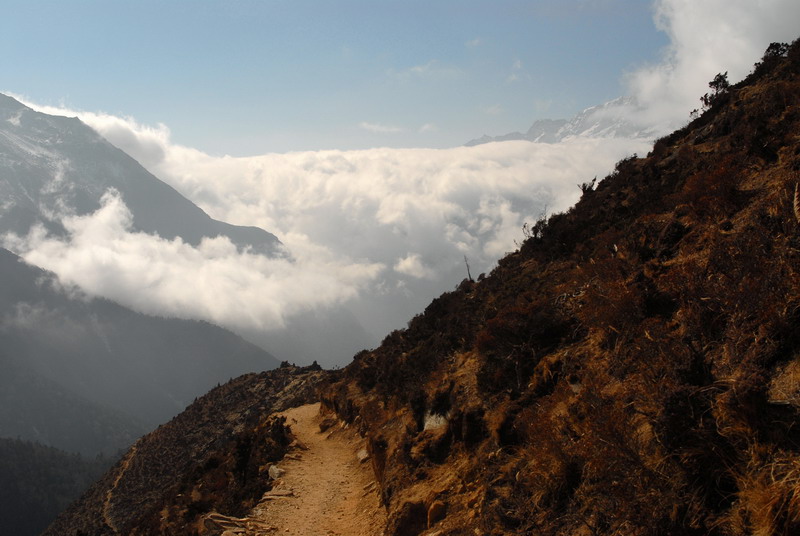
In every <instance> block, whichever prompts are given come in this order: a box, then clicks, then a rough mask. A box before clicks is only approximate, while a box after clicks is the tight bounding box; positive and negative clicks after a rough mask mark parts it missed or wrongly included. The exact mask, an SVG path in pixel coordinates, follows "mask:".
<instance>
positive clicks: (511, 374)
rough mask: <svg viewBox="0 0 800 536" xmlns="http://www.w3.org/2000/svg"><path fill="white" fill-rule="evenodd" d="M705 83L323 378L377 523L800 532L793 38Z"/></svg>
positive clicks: (798, 86) (797, 96) (798, 55)
mask: <svg viewBox="0 0 800 536" xmlns="http://www.w3.org/2000/svg"><path fill="white" fill-rule="evenodd" d="M710 100H711V103H712V106H711V108H710V109H709V110H708V111H706V112H705V113H704V114H703V115H702V116H701V117H700V118H698V119H697V120H695V121H693V122H692V123H691V124H690V125H688V126H687V127H685V128H684V129H682V130H680V131H678V132H676V133H674V134H672V135H670V136H668V137H667V138H664V139H661V140H659V141H658V142H656V144H655V146H654V148H653V151H652V153H651V154H650V155H648V156H647V157H646V158H631V159H626V160H624V161H622V162H620V163H619V164H618V166H617V169H616V171H615V172H614V173H613V174H612V175H610V176H609V177H607V178H606V179H605V180H604V181H602V182H601V183H600V184H599V186H598V187H597V189H596V190H587V191H586V192H585V194H584V196H583V197H582V199H581V200H580V202H579V203H578V204H577V205H576V206H575V207H574V208H573V209H571V210H570V211H568V212H567V213H564V214H557V215H554V216H552V217H551V218H550V219H549V220H548V221H547V222H544V221H542V222H538V223H537V224H536V225H534V226H533V227H532V228H531V229H530V238H529V239H528V240H527V241H526V242H525V243H524V244H523V246H522V247H521V248H520V250H519V251H518V252H516V253H514V254H512V255H509V256H507V257H506V258H504V259H503V260H502V261H501V262H500V263H499V266H498V268H497V269H496V270H494V271H493V272H492V274H491V275H490V276H488V277H487V278H485V279H484V280H482V281H479V282H477V283H475V282H471V281H464V283H463V284H462V285H461V286H460V287H459V288H458V290H456V291H455V292H451V293H448V294H445V295H443V296H441V297H440V298H438V299H436V300H434V301H433V303H432V304H431V305H430V306H429V307H428V308H427V309H426V311H425V312H424V313H423V314H421V315H419V316H418V317H416V318H414V319H413V320H412V321H411V322H410V324H409V327H408V329H405V330H400V331H396V332H393V333H392V334H390V335H389V336H388V337H386V339H385V340H384V341H383V344H382V345H381V346H380V347H379V348H377V349H376V350H374V351H370V352H362V353H361V354H359V355H358V356H356V358H355V360H354V362H353V363H352V364H351V365H350V366H348V367H347V368H346V369H345V370H344V377H343V379H342V380H341V381H339V382H338V383H337V384H335V385H334V386H332V387H331V388H330V389H328V390H326V391H325V392H324V394H323V402H324V403H326V404H327V405H328V406H329V407H332V408H335V409H336V411H337V412H338V413H339V415H340V416H342V417H344V418H345V419H347V420H348V421H349V422H353V423H356V422H358V425H359V427H360V429H361V430H362V431H363V432H364V433H366V434H367V437H368V440H369V444H370V454H371V456H372V461H373V468H374V470H375V472H376V475H377V477H378V479H379V481H380V484H381V492H382V498H383V501H384V504H385V505H386V507H387V508H388V511H389V519H390V521H389V527H388V534H394V535H397V536H399V535H403V536H409V535H415V534H434V533H435V534H442V535H456V534H473V533H475V534H552V535H556V534H593V535H612V534H624V535H678V534H680V535H686V534H689V535H691V534H697V535H701V534H702V535H727V536H732V535H742V536H743V535H745V534H764V535H766V534H797V533H800V506H799V505H800V502H798V500H797V498H798V489H800V479H798V475H800V471H798V468H800V432H798V428H797V422H798V419H800V333H799V332H798V322H800V268H799V267H800V254H799V252H800V223H798V222H799V221H800V212H798V209H797V207H798V203H800V199H798V200H797V201H794V202H793V199H794V198H795V192H796V191H797V190H796V189H797V187H798V186H797V183H798V179H800V177H799V176H798V173H799V172H800V138H798V136H797V133H798V132H800V41H797V42H795V44H794V45H793V46H792V48H791V49H789V50H788V52H787V50H786V49H785V48H781V47H771V48H770V51H769V53H768V54H767V56H765V58H764V60H763V62H762V63H760V64H759V65H758V67H757V69H756V70H755V71H754V74H753V75H751V76H750V77H749V78H748V79H747V80H746V81H744V82H743V83H741V84H738V85H737V86H734V87H732V88H730V89H729V90H724V89H723V90H722V91H720V92H718V93H717V94H713V93H712V94H711V95H710ZM793 203H794V207H793ZM434 505H436V507H435V509H434ZM433 511H436V512H438V514H437V516H435V517H434V518H433V523H432V524H430V526H429V523H428V520H426V513H427V514H428V516H429V519H430V514H431V512H433Z"/></svg>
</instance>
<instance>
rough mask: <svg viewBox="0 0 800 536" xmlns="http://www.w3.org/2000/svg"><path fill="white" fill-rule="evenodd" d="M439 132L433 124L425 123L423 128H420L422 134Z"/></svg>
mask: <svg viewBox="0 0 800 536" xmlns="http://www.w3.org/2000/svg"><path fill="white" fill-rule="evenodd" d="M436 130H437V128H436V125H435V124H433V123H425V124H424V125H422V126H421V127H419V132H420V134H424V133H425V132H435V131H436Z"/></svg>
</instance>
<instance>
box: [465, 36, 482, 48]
mask: <svg viewBox="0 0 800 536" xmlns="http://www.w3.org/2000/svg"><path fill="white" fill-rule="evenodd" d="M482 44H483V39H481V38H480V37H476V38H475V39H471V40H470V41H467V42H466V43H464V46H465V47H467V48H477V47H479V46H481V45H482Z"/></svg>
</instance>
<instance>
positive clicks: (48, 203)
mask: <svg viewBox="0 0 800 536" xmlns="http://www.w3.org/2000/svg"><path fill="white" fill-rule="evenodd" d="M109 188H114V189H116V190H117V191H118V192H120V194H121V195H122V198H123V200H124V201H125V203H126V205H127V206H128V208H129V209H130V211H131V212H132V214H133V225H134V229H135V230H138V231H143V232H146V233H150V234H158V235H159V236H161V237H163V238H167V239H172V238H175V237H181V238H182V239H183V240H184V241H185V242H187V243H190V244H193V245H197V244H199V243H200V241H201V239H202V238H203V237H215V236H218V235H224V236H227V237H229V238H230V239H231V241H232V242H233V243H234V244H236V245H237V246H239V247H242V248H243V247H248V246H250V247H252V248H253V250H254V251H255V252H258V253H263V254H265V255H284V254H285V252H284V250H283V248H282V245H281V244H280V242H279V241H278V239H277V238H276V237H275V236H274V235H272V234H270V233H268V232H266V231H264V230H262V229H258V228H256V227H240V226H235V225H230V224H227V223H225V222H220V221H217V220H214V219H212V218H211V217H209V216H208V214H206V213H205V212H203V211H202V210H201V209H200V208H199V207H197V206H196V205H194V204H193V203H192V202H190V201H189V200H188V199H186V198H185V197H183V196H182V195H180V194H179V193H178V192H176V191H175V190H174V189H173V188H172V187H171V186H168V185H167V184H165V183H164V182H162V181H160V180H159V179H157V178H156V177H154V176H153V175H152V174H151V173H149V172H148V171H147V170H145V169H144V168H143V167H142V166H141V165H139V163H138V162H136V161H135V160H134V159H133V158H131V157H130V156H128V155H127V154H125V153H124V152H122V151H121V150H119V149H117V148H116V147H114V146H113V145H111V144H110V143H108V142H107V141H106V140H105V139H104V138H102V137H101V136H100V135H99V134H97V133H96V132H95V131H94V130H92V129H91V128H89V127H88V126H86V125H85V124H83V123H82V122H81V121H79V120H78V119H77V118H66V117H57V116H51V115H47V114H43V113H40V112H35V111H33V110H31V109H30V108H28V107H26V106H24V105H23V104H21V103H19V102H18V101H16V100H14V99H12V98H11V97H7V96H5V95H2V94H0V199H2V203H0V232H7V231H13V232H15V233H17V234H20V235H24V234H27V232H28V230H29V229H30V227H31V225H33V224H34V223H37V222H41V223H43V224H44V225H45V227H46V228H48V230H50V231H51V232H55V233H59V232H62V233H63V229H62V228H61V225H60V223H59V216H60V215H64V214H77V215H82V214H87V213H90V212H93V211H95V210H97V209H98V208H99V207H100V198H101V197H102V196H103V194H104V193H105V192H106V191H107V190H108V189H109Z"/></svg>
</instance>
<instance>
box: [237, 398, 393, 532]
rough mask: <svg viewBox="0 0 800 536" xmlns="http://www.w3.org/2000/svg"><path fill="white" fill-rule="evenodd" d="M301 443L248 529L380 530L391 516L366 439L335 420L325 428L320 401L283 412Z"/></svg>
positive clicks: (252, 517) (284, 465) (288, 457)
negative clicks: (366, 453) (383, 503)
mask: <svg viewBox="0 0 800 536" xmlns="http://www.w3.org/2000/svg"><path fill="white" fill-rule="evenodd" d="M283 415H285V416H286V423H287V424H288V425H289V426H290V427H291V429H292V432H293V434H294V435H295V437H296V438H297V439H298V441H299V443H300V447H299V448H296V449H294V450H292V451H291V452H290V453H289V454H288V455H287V456H286V458H284V460H283V461H282V462H280V463H279V464H278V468H279V469H281V470H283V471H285V473H284V474H283V475H282V476H280V477H279V478H278V479H277V480H276V482H275V485H274V487H273V489H272V491H270V492H268V493H267V494H265V495H264V499H263V500H262V501H261V503H259V505H258V506H256V507H255V508H254V509H253V511H252V512H251V514H250V516H249V519H248V521H249V522H250V523H249V527H248V529H249V530H248V531H247V533H248V534H264V533H266V534H289V535H298V536H312V535H313V536H377V535H380V534H382V533H383V527H384V525H385V522H386V518H385V513H384V509H383V508H382V507H381V506H380V504H379V500H378V494H377V491H376V486H375V482H374V480H373V475H372V469H371V464H370V463H369V462H368V461H366V462H362V461H360V460H359V452H360V451H361V457H362V458H363V455H364V451H362V449H363V448H364V440H363V439H362V438H361V437H360V436H359V435H358V434H357V433H355V431H354V430H352V429H345V428H343V427H342V426H339V425H338V424H337V425H334V426H333V427H332V428H331V429H329V430H327V431H325V432H320V428H319V424H320V422H321V417H320V415H319V404H311V405H307V406H301V407H299V408H293V409H290V410H288V411H286V412H284V413H283Z"/></svg>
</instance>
